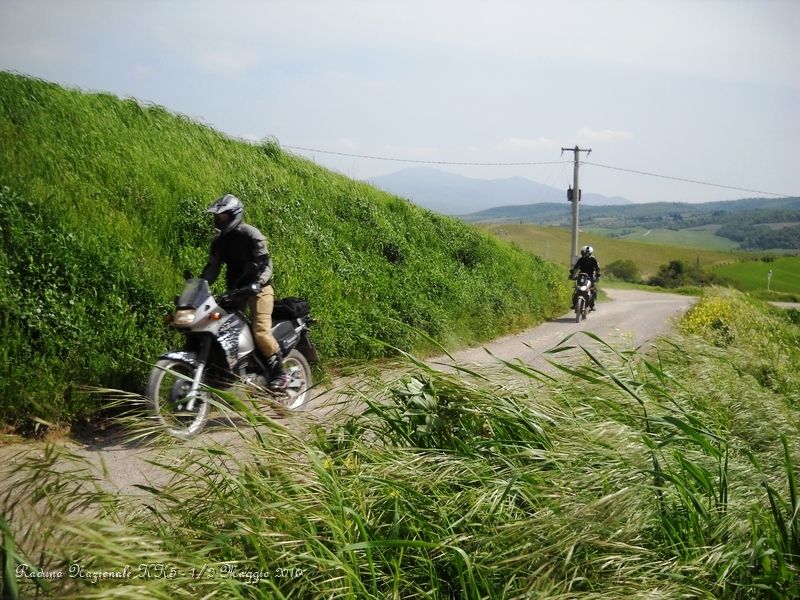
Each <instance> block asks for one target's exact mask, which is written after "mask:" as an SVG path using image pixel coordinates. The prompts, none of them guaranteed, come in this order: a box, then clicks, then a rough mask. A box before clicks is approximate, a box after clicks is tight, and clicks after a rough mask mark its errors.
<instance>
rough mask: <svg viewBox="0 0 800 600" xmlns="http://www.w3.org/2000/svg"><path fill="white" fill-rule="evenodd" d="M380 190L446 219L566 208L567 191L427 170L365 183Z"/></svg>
mask: <svg viewBox="0 0 800 600" xmlns="http://www.w3.org/2000/svg"><path fill="white" fill-rule="evenodd" d="M368 182H369V183H371V184H372V185H374V186H376V187H379V188H380V189H382V190H384V191H386V192H389V193H391V194H395V195H396V196H401V197H403V198H408V199H409V200H411V201H412V202H414V203H415V204H417V205H418V206H422V207H424V208H427V209H429V210H432V211H435V212H438V213H442V214H446V215H466V214H470V213H475V212H479V211H482V210H486V209H490V208H495V207H499V206H519V205H523V204H539V203H546V202H558V203H562V204H564V205H567V191H566V190H565V189H558V188H554V187H550V186H548V185H544V184H541V183H537V182H535V181H531V180H530V179H525V178H524V177H509V178H506V179H475V178H472V177H464V176H463V175H456V174H453V173H447V172H445V171H440V170H438V169H431V168H427V167H414V168H408V169H403V170H401V171H398V172H396V173H391V174H389V175H382V176H379V177H371V178H370V179H369V180H368ZM581 204H582V205H588V206H608V205H620V204H631V201H630V200H627V199H625V198H620V197H618V196H615V197H608V196H602V195H600V194H590V193H586V194H583V196H582V199H581Z"/></svg>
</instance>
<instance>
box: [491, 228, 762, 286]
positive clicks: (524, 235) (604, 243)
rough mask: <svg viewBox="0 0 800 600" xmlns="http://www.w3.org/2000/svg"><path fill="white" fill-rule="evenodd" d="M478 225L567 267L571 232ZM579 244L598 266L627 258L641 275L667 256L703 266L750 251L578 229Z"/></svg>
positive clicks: (655, 266) (644, 274)
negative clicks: (591, 251)
mask: <svg viewBox="0 0 800 600" xmlns="http://www.w3.org/2000/svg"><path fill="white" fill-rule="evenodd" d="M480 228H481V229H482V230H484V231H486V232H487V233H491V234H492V235H495V236H496V237H498V238H499V239H502V240H508V241H511V242H514V243H515V244H517V245H518V246H519V247H520V248H522V249H523V250H527V251H529V252H535V253H537V254H540V255H541V256H544V257H547V258H549V260H551V261H553V262H555V263H557V264H560V265H562V266H563V267H564V268H567V267H568V265H569V257H570V251H571V244H572V240H571V233H570V231H569V230H567V229H563V228H560V227H541V226H538V225H527V224H513V223H503V224H483V225H480ZM579 241H580V245H581V246H584V245H586V244H590V245H591V246H593V247H594V249H595V256H597V260H598V261H599V262H600V267H601V269H602V267H603V266H604V265H608V264H609V263H612V262H614V261H616V260H621V259H629V260H632V261H633V262H634V263H636V266H637V267H639V270H640V272H641V273H642V275H643V276H645V277H646V276H648V275H652V274H655V273H656V272H657V271H658V268H659V267H660V266H661V265H663V264H666V263H668V262H669V261H671V260H681V261H683V262H685V263H687V264H696V263H697V261H698V260H699V261H700V265H701V266H702V267H703V268H704V269H708V268H711V267H712V266H715V265H721V264H725V263H730V262H736V261H738V260H740V259H741V258H744V257H750V258H752V256H753V255H752V254H748V253H744V252H733V251H728V252H726V251H719V250H702V249H699V248H689V247H685V246H678V245H676V246H670V245H664V244H653V243H649V242H645V241H633V240H621V239H616V238H608V237H605V236H603V235H599V234H597V233H594V232H582V233H581V234H580V237H579Z"/></svg>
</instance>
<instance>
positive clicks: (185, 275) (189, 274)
mask: <svg viewBox="0 0 800 600" xmlns="http://www.w3.org/2000/svg"><path fill="white" fill-rule="evenodd" d="M183 278H184V279H191V278H192V272H191V271H190V270H189V269H184V270H183Z"/></svg>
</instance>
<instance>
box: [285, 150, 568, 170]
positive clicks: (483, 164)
mask: <svg viewBox="0 0 800 600" xmlns="http://www.w3.org/2000/svg"><path fill="white" fill-rule="evenodd" d="M281 148H288V149H289V150H301V151H303V152H318V153H320V154H335V155H336V156H349V157H351V158H369V159H371V160H390V161H394V162H407V163H421V164H426V165H462V166H470V167H527V166H530V165H558V164H561V163H565V162H569V161H564V160H551V161H547V162H500V163H497V162H456V161H450V160H419V159H413V158H391V157H388V156H366V155H364V154H348V153H347V152H334V151H333V150H319V149H316V148H303V147H301V146H281Z"/></svg>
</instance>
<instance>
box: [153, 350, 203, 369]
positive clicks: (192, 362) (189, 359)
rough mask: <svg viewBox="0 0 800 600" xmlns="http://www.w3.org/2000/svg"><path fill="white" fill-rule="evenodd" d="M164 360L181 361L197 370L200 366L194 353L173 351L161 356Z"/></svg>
mask: <svg viewBox="0 0 800 600" xmlns="http://www.w3.org/2000/svg"><path fill="white" fill-rule="evenodd" d="M161 358H162V359H167V360H179V361H181V362H185V363H186V364H187V365H189V366H190V367H192V368H194V369H196V368H197V366H198V364H199V363H198V362H197V355H196V354H195V353H194V352H184V351H183V350H173V351H172V352H167V353H166V354H162V355H161Z"/></svg>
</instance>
